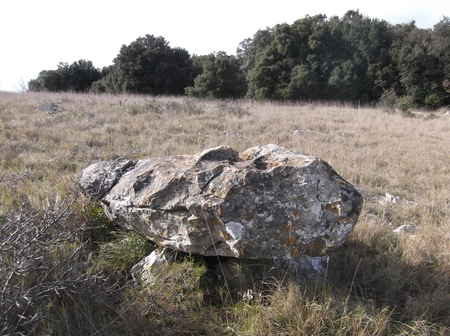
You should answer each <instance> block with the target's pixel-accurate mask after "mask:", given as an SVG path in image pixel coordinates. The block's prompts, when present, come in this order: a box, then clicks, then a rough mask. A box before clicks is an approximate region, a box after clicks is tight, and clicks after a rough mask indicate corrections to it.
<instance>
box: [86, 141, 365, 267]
mask: <svg viewBox="0 0 450 336" xmlns="http://www.w3.org/2000/svg"><path fill="white" fill-rule="evenodd" d="M80 184H81V186H82V188H84V189H85V190H86V191H87V192H88V193H90V194H91V195H92V196H94V197H97V198H98V199H99V200H100V201H101V203H102V204H103V208H104V211H105V214H106V215H107V216H108V217H109V218H110V219H112V220H114V221H115V222H116V223H117V224H118V225H121V226H123V227H124V228H126V229H131V228H133V229H137V230H139V231H140V232H142V233H143V234H145V235H146V236H147V237H148V238H149V239H150V240H152V241H153V242H155V243H156V244H157V245H159V246H161V247H168V248H171V249H175V250H180V251H183V252H186V253H191V254H200V255H204V256H228V257H237V258H243V259H291V258H298V257H301V256H311V257H314V256H320V255H324V254H325V253H326V252H327V250H329V249H332V248H335V247H338V246H339V245H341V244H342V243H343V242H344V241H345V239H346V238H347V237H348V235H349V234H350V233H351V231H352V230H353V227H354V225H355V224H356V222H357V219H358V216H359V213H360V211H361V207H362V197H361V195H360V194H359V193H358V191H357V190H356V189H355V188H354V187H353V186H352V185H351V184H349V183H348V182H347V181H345V180H344V179H343V178H342V177H341V176H339V175H338V174H337V173H336V172H335V171H334V170H333V168H332V167H331V166H330V165H328V164H327V163H326V162H324V161H322V160H320V159H318V158H316V157H312V156H308V155H305V154H302V153H300V152H294V151H290V150H288V149H285V148H282V147H279V146H276V145H267V146H263V147H260V146H256V147H252V148H249V149H247V150H246V151H244V152H242V153H241V154H239V153H238V152H236V151H235V150H233V149H232V148H230V147H228V146H219V147H215V148H212V149H208V150H205V151H203V152H201V153H198V154H196V155H180V156H169V157H160V158H153V159H147V160H139V161H129V160H119V161H112V162H100V163H97V164H94V165H92V166H90V167H88V168H86V169H85V170H84V171H83V174H82V178H81V182H80Z"/></svg>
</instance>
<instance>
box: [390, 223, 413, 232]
mask: <svg viewBox="0 0 450 336" xmlns="http://www.w3.org/2000/svg"><path fill="white" fill-rule="evenodd" d="M394 232H395V233H399V234H402V233H416V232H417V229H416V227H415V226H414V225H412V224H404V225H402V226H399V227H398V228H396V229H395V230H394Z"/></svg>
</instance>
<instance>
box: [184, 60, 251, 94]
mask: <svg viewBox="0 0 450 336" xmlns="http://www.w3.org/2000/svg"><path fill="white" fill-rule="evenodd" d="M194 63H195V64H197V66H200V65H201V66H202V73H201V74H200V75H199V76H197V78H195V80H194V85H193V86H190V87H187V88H186V94H187V95H189V96H194V97H209V98H242V97H244V96H245V94H246V93H247V83H246V81H245V76H244V73H243V72H242V70H241V62H240V60H239V59H238V58H236V57H234V56H229V55H227V54H226V53H225V52H218V53H216V54H210V55H208V56H201V57H198V58H197V60H196V62H194Z"/></svg>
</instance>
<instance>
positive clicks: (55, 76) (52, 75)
mask: <svg viewBox="0 0 450 336" xmlns="http://www.w3.org/2000/svg"><path fill="white" fill-rule="evenodd" d="M101 77H102V72H101V71H100V70H99V69H97V68H95V67H94V65H93V64H92V62H91V61H88V60H79V61H77V62H74V63H72V64H71V65H70V66H69V64H68V63H63V62H60V63H59V64H58V66H57V69H56V70H43V71H41V72H40V73H39V75H38V77H37V78H36V79H32V80H31V81H30V82H29V83H28V88H29V90H30V91H53V92H59V91H75V92H85V91H88V90H89V89H90V88H91V85H92V83H93V82H95V81H97V80H99V79H100V78H101Z"/></svg>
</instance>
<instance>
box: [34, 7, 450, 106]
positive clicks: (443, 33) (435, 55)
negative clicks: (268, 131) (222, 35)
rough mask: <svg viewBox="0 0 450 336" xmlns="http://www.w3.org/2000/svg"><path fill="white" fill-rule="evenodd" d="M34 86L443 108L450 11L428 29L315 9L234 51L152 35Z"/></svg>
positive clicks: (449, 98)
mask: <svg viewBox="0 0 450 336" xmlns="http://www.w3.org/2000/svg"><path fill="white" fill-rule="evenodd" d="M29 90H31V91H41V90H47V91H67V90H72V91H76V92H86V91H94V92H99V93H100V92H109V93H138V94H152V95H189V96H195V97H211V98H242V97H249V98H255V99H270V100H284V101H295V100H334V101H336V100H337V101H350V102H355V103H356V102H357V103H363V104H366V103H367V104H370V103H376V102H378V101H380V100H389V99H398V98H400V97H401V98H404V99H407V100H408V101H410V102H411V103H412V104H416V105H420V106H429V107H432V108H436V107H440V106H442V105H445V104H449V103H450V19H449V18H448V17H445V16H444V17H443V18H442V19H441V20H440V21H439V22H438V23H437V24H435V25H434V27H433V29H420V28H418V27H416V25H415V22H414V21H412V22H410V23H407V24H397V25H392V24H390V23H388V22H386V21H384V20H380V19H372V18H369V17H367V16H364V15H362V14H360V13H359V12H358V11H348V12H347V13H346V14H345V15H344V16H343V17H342V18H339V17H336V16H333V17H330V18H327V16H325V15H322V14H320V15H316V16H306V17H304V18H303V19H299V20H297V21H295V22H294V23H293V24H286V23H284V24H279V25H276V26H274V27H269V28H266V29H264V30H259V31H258V32H256V33H255V34H254V36H253V37H252V38H248V39H246V40H244V41H242V42H241V43H240V44H239V46H238V48H237V54H236V55H235V56H234V55H227V54H226V53H224V52H218V53H213V54H210V55H204V56H198V55H193V56H191V55H190V54H189V53H188V52H187V51H186V50H185V49H182V48H172V47H170V46H169V43H168V42H167V41H166V40H165V39H164V38H163V37H155V36H153V35H146V36H145V37H139V38H138V39H137V40H136V41H134V42H132V43H131V44H129V45H123V46H122V48H121V49H120V53H119V54H118V55H117V57H116V58H115V59H114V61H113V64H112V65H111V66H109V67H105V68H103V69H102V70H100V69H98V68H95V67H94V66H93V65H92V62H90V61H86V60H80V61H78V62H75V63H73V64H71V65H68V64H67V63H60V64H59V65H58V68H57V69H56V70H44V71H41V72H40V73H39V75H38V77H37V78H36V79H33V80H31V81H30V82H29Z"/></svg>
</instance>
